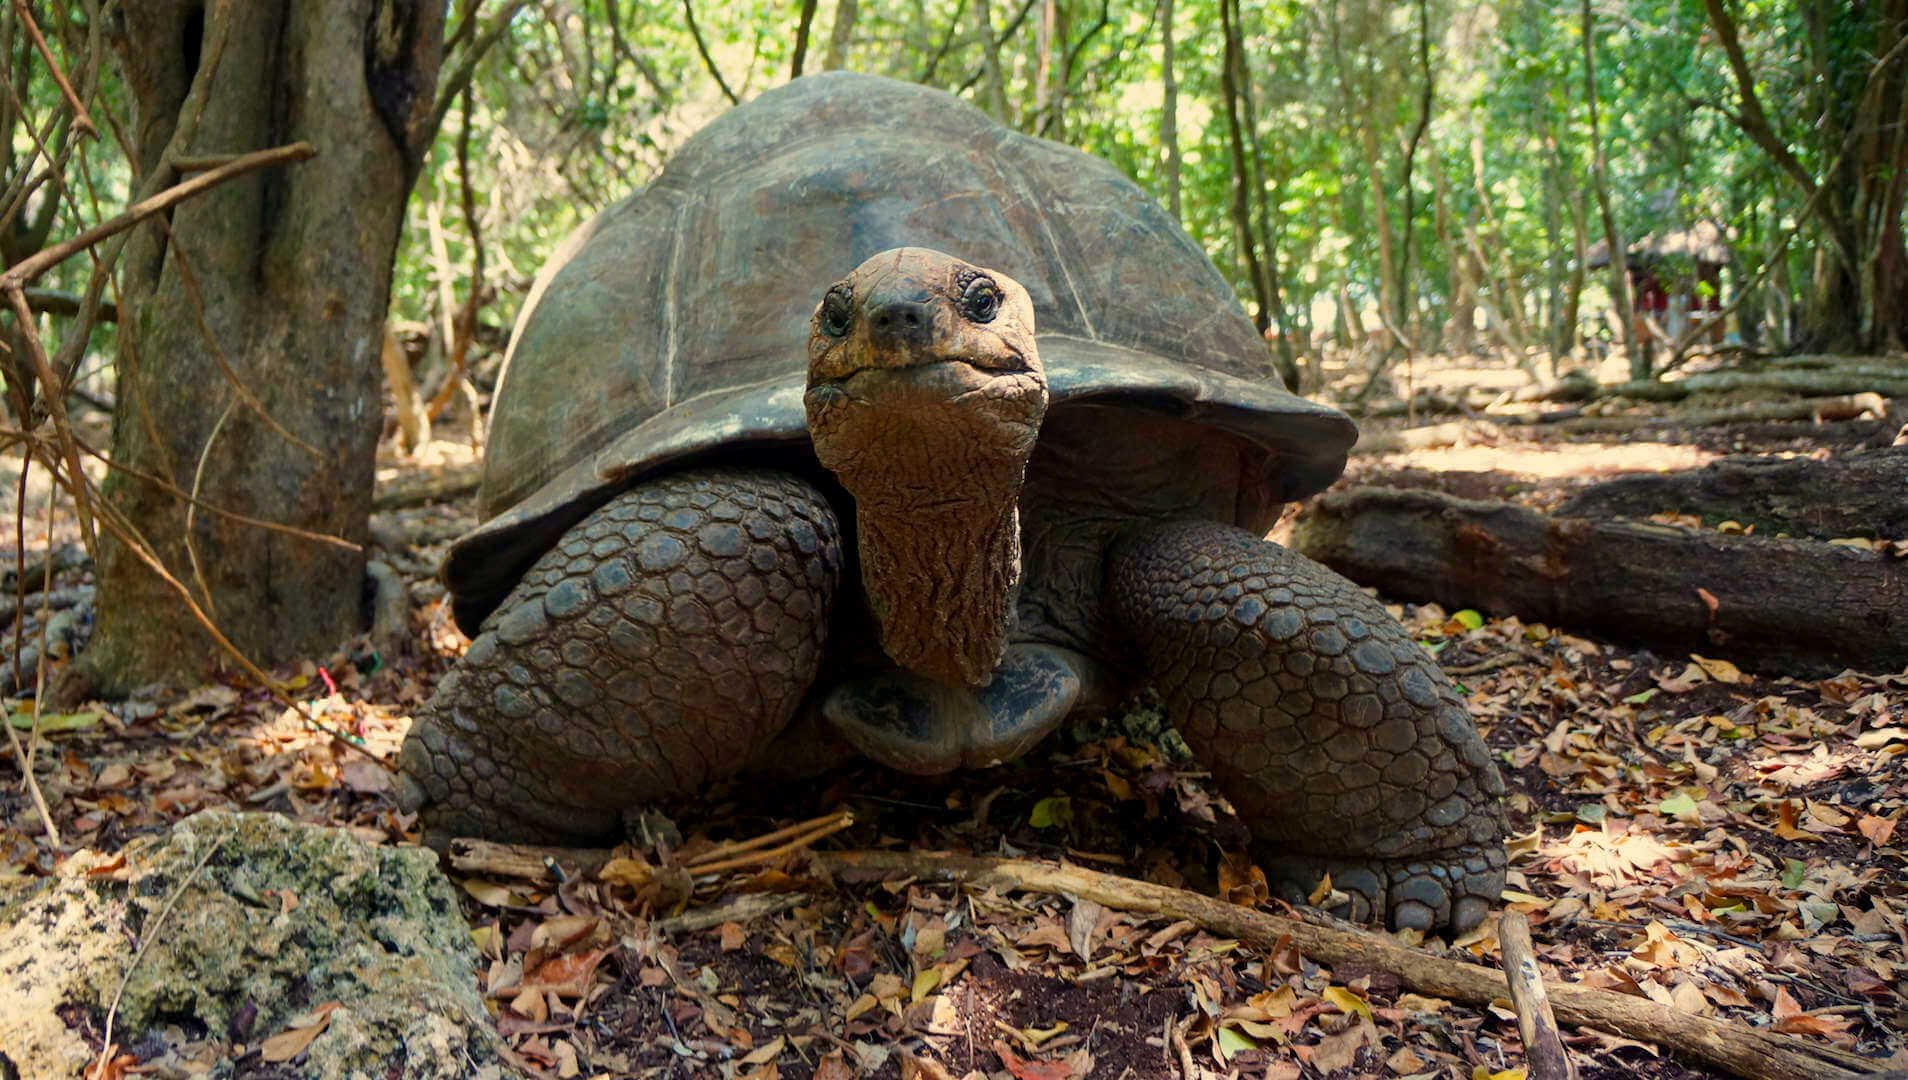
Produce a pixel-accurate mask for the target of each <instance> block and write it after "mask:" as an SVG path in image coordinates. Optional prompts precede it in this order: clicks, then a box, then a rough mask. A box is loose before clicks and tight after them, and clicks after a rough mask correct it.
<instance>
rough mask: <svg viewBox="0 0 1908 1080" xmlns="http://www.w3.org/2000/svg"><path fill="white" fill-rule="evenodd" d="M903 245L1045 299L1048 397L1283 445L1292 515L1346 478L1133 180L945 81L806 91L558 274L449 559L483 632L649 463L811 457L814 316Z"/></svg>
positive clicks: (839, 77) (505, 377)
mask: <svg viewBox="0 0 1908 1080" xmlns="http://www.w3.org/2000/svg"><path fill="white" fill-rule="evenodd" d="M904 245H913V246H920V247H931V248H937V249H940V250H943V251H946V252H948V253H949V254H951V255H955V256H958V257H959V258H962V259H966V260H968V261H969V262H972V263H975V264H978V265H981V266H987V267H991V268H994V269H998V270H1000V271H1002V272H1004V273H1006V274H1008V275H1010V276H1011V277H1013V278H1015V279H1017V280H1018V281H1020V282H1021V283H1022V284H1023V285H1025V286H1026V288H1027V291H1028V293H1029V294H1030V295H1031V297H1032V299H1033V303H1034V310H1035V312H1036V319H1037V323H1038V327H1039V335H1038V339H1037V340H1038V344H1039V348H1040V357H1041V360H1042V362H1043V363H1044V364H1045V367H1046V370H1047V377H1048V383H1049V392H1050V394H1051V402H1052V404H1051V408H1064V407H1065V406H1066V405H1067V404H1068V403H1069V402H1080V401H1088V400H1091V401H1094V402H1097V403H1101V404H1106V403H1119V404H1124V405H1130V406H1131V407H1134V408H1141V409H1149V410H1155V411H1164V412H1167V413H1170V414H1172V415H1175V416H1179V417H1182V418H1193V419H1197V420H1198V421H1200V422H1202V423H1207V424H1211V425H1213V426H1216V427H1220V428H1224V429H1226V430H1228V431H1231V432H1233V433H1236V434H1239V435H1241V436H1243V437H1245V438H1247V439H1249V440H1251V441H1252V442H1254V443H1256V444H1258V445H1260V446H1263V447H1265V448H1266V449H1267V450H1269V451H1271V454H1270V456H1269V458H1268V465H1267V469H1268V477H1267V479H1268V480H1269V481H1270V483H1271V485H1272V489H1273V491H1274V492H1275V493H1278V494H1279V495H1281V496H1282V497H1283V498H1284V499H1286V500H1291V499H1295V498H1300V497H1303V496H1305V495H1309V494H1312V493H1314V492H1317V491H1319V490H1320V489H1322V488H1324V487H1325V486H1326V485H1327V484H1330V483H1331V482H1332V481H1333V480H1334V479H1336V478H1337V476H1338V474H1339V473H1340V471H1341V470H1342V469H1343V468H1344V464H1345V454H1346V451H1347V450H1348V449H1349V448H1350V446H1351V444H1352V443H1353V441H1354V440H1355V439H1356V437H1357V430H1356V428H1355V427H1354V426H1353V425H1352V423H1351V421H1350V420H1349V419H1348V418H1347V417H1346V416H1345V415H1344V414H1342V413H1340V412H1338V411H1337V410H1335V409H1332V408H1329V407H1327V406H1323V405H1319V404H1315V403H1312V402H1308V401H1306V400H1304V399H1302V398H1299V397H1296V396H1294V395H1293V394H1291V393H1288V392H1287V391H1286V390H1285V389H1284V387H1283V386H1282V385H1281V384H1280V382H1279V379H1278V376H1277V375H1276V374H1275V372H1274V370H1273V368H1272V364H1271V358H1270V355H1269V353H1268V351H1267V348H1266V345H1265V342H1264V341H1263V340H1262V339H1261V338H1260V336H1259V335H1258V333H1257V332H1256V331H1255V329H1254V327H1253V325H1252V323H1251V321H1250V320H1249V319H1247V317H1246V315H1245V311H1244V309H1243V308H1241V307H1240V305H1239V301H1238V298H1237V297H1236V296H1235V295H1234V293H1233V290H1232V288H1231V287H1230V286H1229V285H1228V284H1227V283H1226V281H1225V279H1224V278H1223V277H1221V276H1220V274H1219V272H1218V270H1216V269H1215V268H1214V267H1213V264H1212V262H1211V261H1210V260H1209V259H1208V258H1207V257H1206V254H1205V252H1203V251H1201V250H1200V248H1199V247H1198V245H1196V244H1195V243H1194V242H1193V241H1192V239H1191V238H1190V237H1188V236H1187V235H1186V234H1185V232H1184V231H1182V230H1181V229H1180V228H1179V226H1178V225H1177V224H1176V223H1175V222H1174V221H1173V220H1172V219H1171V218H1170V217H1169V216H1167V214H1166V213H1165V212H1164V211H1162V210H1161V209H1160V207H1159V206H1158V204H1157V203H1155V202H1154V201H1153V200H1152V199H1151V198H1150V197H1149V196H1147V195H1146V193H1145V192H1143V191H1141V190H1140V189H1139V188H1138V187H1137V186H1135V185H1134V184H1133V183H1132V182H1131V181H1130V180H1128V179H1127V178H1126V177H1125V176H1123V175H1121V174H1120V173H1119V172H1118V171H1117V170H1116V169H1114V168H1113V167H1112V166H1111V165H1108V164H1107V163H1105V162H1103V161H1101V160H1099V159H1097V158H1094V157H1091V156H1089V155H1087V154H1084V153H1082V152H1080V151H1078V150H1074V149H1072V148H1070V147H1067V146H1062V145H1060V144H1058V143H1053V142H1048V141H1046V140H1042V139H1036V138H1032V137H1030V136H1026V135H1022V134H1019V133H1018V132H1015V131H1012V130H1010V129H1008V128H1006V127H1003V126H1001V125H1000V124H998V123H996V122H994V121H993V120H992V119H990V118H989V117H988V116H987V115H986V114H985V113H983V112H981V111H980V110H979V109H977V108H975V107H973V106H971V105H969V104H967V103H966V102H963V101H961V100H960V99H959V98H956V97H954V96H952V95H950V94H947V93H944V92H942V91H939V90H934V89H930V88H927V87H922V86H917V85H914V84H910V83H903V82H897V81H894V80H891V79H884V78H879V77H876V76H871V75H859V74H850V73H845V72H836V73H830V74H824V75H816V76H810V77H807V78H803V79H798V80H796V81H794V82H792V83H790V84H788V85H786V86H783V87H781V88H779V89H776V90H772V91H770V92H768V93H765V94H763V95H761V96H760V97H757V98H755V99H754V100H753V101H751V102H749V103H748V104H746V105H743V106H741V107H739V108H736V109H732V110H730V111H729V112H727V113H725V114H724V115H722V116H721V117H719V118H718V119H716V120H715V121H714V122H712V123H710V124H709V125H708V126H707V127H706V128H704V129H703V130H702V131H701V132H699V133H698V134H696V135H695V136H694V137H693V138H691V139H690V140H689V141H688V142H686V143H685V144H683V146H682V147H681V149H680V150H679V151H677V153H676V154H675V156H674V157H673V158H672V159H671V160H670V161H669V163H668V165H667V167H666V168H664V169H663V170H662V172H661V173H660V174H659V175H658V176H657V178H656V179H655V181H654V182H653V183H651V184H650V185H649V186H648V187H646V188H644V189H642V190H641V191H638V192H636V193H635V194H633V195H631V196H629V197H628V198H625V199H623V200H622V201H621V202H618V203H616V204H614V205H612V206H610V207H609V208H608V209H606V210H604V211H603V212H602V213H600V214H598V215H597V216H596V217H595V218H593V219H592V220H590V221H589V222H587V223H585V224H584V225H582V226H581V227H580V228H578V229H577V230H576V231H575V232H574V233H573V234H572V235H571V236H570V237H569V238H568V239H567V240H565V241H564V243H563V245H562V246H561V248H560V249H559V250H558V251H557V253H556V254H555V255H554V256H553V257H552V258H551V259H550V261H549V263H548V264H547V265H546V266H545V267H544V268H543V270H542V271H541V272H540V273H539V274H538V276H537V280H536V282H535V284H534V285H533V286H532V288H531V291H530V295H529V298H528V300H527V302H526V303H525V305H524V309H523V313H522V315H521V316H520V317H519V318H518V320H517V326H516V329H515V331H514V332H513V334H512V337H511V342H510V348H509V352H508V353H507V355H506V357H505V359H504V367H503V374H502V376H501V378H500V381H499V384H498V387H497V393H496V399H495V403H494V405H493V406H492V409H491V415H490V433H489V446H488V449H487V451H486V454H485V459H484V471H483V481H482V487H481V489H480V492H479V505H480V513H481V515H482V517H483V518H484V519H485V520H484V523H483V524H482V525H480V526H479V527H478V528H477V529H476V530H474V531H472V532H471V533H469V534H467V535H466V536H464V537H463V538H462V539H460V540H459V541H458V542H457V543H456V545H454V546H453V547H452V549H451V551H450V554H449V556H448V558H447V560H446V562H445V566H444V580H445V583H446V585H447V586H448V587H449V589H450V592H451V595H452V598H453V610H454V613H455V615H456V618H457V621H458V623H459V625H461V626H462V627H464V628H465V629H466V630H467V631H471V632H475V630H476V628H477V626H478V624H480V623H481V622H482V621H483V617H484V616H485V615H487V614H488V613H489V612H490V611H491V610H492V609H493V608H494V607H496V605H497V604H498V603H500V602H501V601H502V599H503V597H504V596H505V595H506V594H508V592H509V591H510V589H511V588H512V587H514V586H515V584H516V582H517V580H518V579H519V578H520V577H521V576H522V574H523V572H524V571H525V570H526V569H527V568H528V566H529V564H530V563H531V562H533V561H535V559H536V558H537V557H538V556H539V555H541V554H542V553H543V552H544V551H545V550H546V549H548V548H549V547H550V546H551V545H552V544H554V543H555V542H556V540H557V539H558V538H559V537H560V536H561V535H562V534H563V532H564V531H566V530H567V529H568V528H569V527H570V526H571V525H573V524H575V523H576V522H577V521H579V520H581V519H582V518H583V517H585V516H586V515H588V514H589V513H590V512H591V511H593V510H594V509H595V508H597V507H598V506H600V505H602V504H603V502H605V501H606V500H608V499H609V498H610V497H612V496H613V495H615V494H616V493H617V492H618V491H620V490H622V489H624V488H626V487H628V486H629V485H630V484H632V483H634V482H636V481H637V480H639V479H641V478H642V477H643V476H644V475H645V474H649V473H652V472H655V471H656V470H659V469H666V468H670V467H674V466H678V465H680V464H681V463H682V462H684V461H685V460H688V459H692V458H695V457H698V456H706V455H708V454H710V453H712V452H716V451H726V450H730V449H734V448H737V447H742V446H746V445H760V446H771V447H772V446H778V445H779V446H780V447H781V448H782V449H783V450H785V451H787V452H788V453H790V454H800V455H806V456H807V461H810V462H812V456H813V451H812V449H810V447H809V444H808V432H807V428H806V422H805V417H804V413H803V409H802V390H803V381H804V375H805V366H806V362H807V354H806V343H807V338H808V319H809V315H810V313H811V312H812V311H813V310H814V307H815V304H816V302H817V301H818V299H819V298H820V297H821V295H822V293H823V292H824V291H825V290H826V289H827V287H828V286H829V284H831V283H832V282H834V281H836V280H838V279H839V278H841V277H842V276H844V275H846V274H847V273H848V271H850V270H852V269H854V267H856V266H857V265H859V264H860V263H861V262H862V260H864V259H866V258H867V257H868V256H870V255H873V254H875V253H877V252H879V251H883V250H886V249H888V248H893V247H901V246H904ZM1116 434H1117V433H1114V432H1109V433H1108V435H1109V437H1115V436H1116ZM784 460H789V459H784ZM800 467H806V462H804V465H803V466H800Z"/></svg>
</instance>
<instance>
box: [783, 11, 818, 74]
mask: <svg viewBox="0 0 1908 1080" xmlns="http://www.w3.org/2000/svg"><path fill="white" fill-rule="evenodd" d="M816 6H817V4H816V0H802V13H801V15H800V17H799V18H798V19H797V21H796V24H795V55H794V56H793V57H792V58H791V59H790V60H789V62H788V77H789V78H791V79H799V78H801V77H802V62H803V61H804V60H806V59H807V58H808V31H809V30H810V29H811V28H812V27H813V26H814V25H815V8H816Z"/></svg>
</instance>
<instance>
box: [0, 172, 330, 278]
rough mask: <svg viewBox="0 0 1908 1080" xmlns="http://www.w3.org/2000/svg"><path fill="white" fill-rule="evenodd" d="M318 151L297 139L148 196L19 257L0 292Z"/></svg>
mask: <svg viewBox="0 0 1908 1080" xmlns="http://www.w3.org/2000/svg"><path fill="white" fill-rule="evenodd" d="M317 153H318V150H317V148H315V147H313V146H312V145H311V144H310V143H308V142H296V143H292V144H290V145H288V146H278V147H273V148H272V149H270V150H258V151H254V152H253V153H250V154H246V155H244V156H243V157H239V158H236V159H234V160H232V161H231V162H229V163H227V164H225V165H221V166H219V167H218V168H216V169H213V170H211V171H209V172H205V173H201V174H200V175H198V176H195V177H193V178H192V179H190V180H187V181H184V182H183V183H180V184H176V185H174V186H172V187H169V188H167V189H166V190H164V191H162V192H160V193H159V194H157V195H154V196H152V197H151V198H149V199H143V200H141V201H139V202H137V203H134V204H133V206H132V208H131V209H129V210H127V211H126V212H125V213H123V214H120V215H119V216H118V217H115V218H113V219H112V220H110V221H103V222H101V223H100V224H98V225H95V226H93V227H92V228H90V229H87V230H86V231H85V232H82V233H80V234H79V235H78V236H75V237H73V238H72V239H70V240H63V241H61V242H60V243H57V244H55V245H53V246H52V247H50V248H47V249H45V250H44V251H39V252H36V253H34V254H33V255H31V256H28V257H27V258H25V259H22V260H20V261H19V262H18V263H15V264H14V265H13V266H12V267H10V268H8V269H7V271H6V272H5V273H4V274H0V291H5V292H9V293H20V292H22V290H24V289H25V288H26V286H27V285H30V284H32V283H33V281H34V280H35V279H37V278H38V277H39V276H40V275H41V274H44V273H46V272H47V271H48V270H51V269H52V268H53V267H55V266H58V265H59V264H60V263H62V262H65V261H66V260H67V259H69V258H72V257H73V256H74V255H76V254H78V253H79V252H82V251H85V250H86V249H87V248H89V247H92V246H93V245H94V244H97V243H99V242H100V241H101V240H104V239H106V238H107V237H110V236H112V235H114V234H115V233H120V232H124V231H125V230H127V229H130V228H132V227H133V226H134V225H137V224H139V223H140V222H142V221H144V220H146V219H147V218H149V217H151V216H153V215H154V214H161V213H164V212H165V211H167V210H170V209H172V207H174V206H176V205H178V204H179V203H181V202H184V201H185V200H187V199H190V198H191V197H193V196H194V195H198V194H201V193H203V192H206V191H210V190H211V189H213V188H215V187H218V186H219V185H220V184H223V183H225V182H226V181H227V180H230V179H232V178H234V177H237V176H243V175H244V174H246V173H249V172H254V171H256V170H258V169H264V168H269V167H271V166H274V165H284V164H287V163H289V162H294V161H304V160H306V159H307V158H310V157H312V156H314V155H316V154H317ZM21 303H22V305H23V306H24V304H25V297H24V295H22V297H21Z"/></svg>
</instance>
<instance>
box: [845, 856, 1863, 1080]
mask: <svg viewBox="0 0 1908 1080" xmlns="http://www.w3.org/2000/svg"><path fill="white" fill-rule="evenodd" d="M813 859H814V861H815V865H816V866H817V867H818V868H820V869H823V870H826V871H828V872H829V873H831V874H834V875H836V876H837V877H857V878H881V879H888V878H897V877H911V878H919V879H920V880H923V881H943V882H950V883H953V884H959V885H965V886H968V887H971V888H976V889H1000V890H1002V891H1008V890H1018V891H1022V892H1038V893H1046V894H1048V895H1052V896H1072V897H1077V898H1081V899H1087V900H1092V901H1094V902H1095V903H1099V904H1104V905H1105V906H1107V907H1110V908H1115V909H1118V910H1121V911H1129V912H1135V913H1140V914H1146V915H1158V916H1162V917H1165V918H1170V919H1186V920H1189V921H1191V922H1193V923H1196V924H1198V925H1199V926H1201V927H1203V928H1205V929H1206V930H1208V931H1210V932H1212V933H1215V934H1221V935H1224V936H1226V937H1231V938H1236V939H1238V940H1240V941H1245V942H1249V943H1251V944H1253V945H1257V946H1259V947H1260V948H1265V949H1270V948H1274V947H1275V946H1277V945H1278V943H1279V942H1280V941H1281V940H1282V939H1286V938H1289V939H1290V940H1291V943H1292V945H1293V946H1294V947H1295V948H1297V949H1298V950H1299V952H1300V953H1302V954H1304V955H1305V956H1306V957H1308V958H1310V959H1312V960H1315V961H1317V962H1319V963H1323V964H1328V965H1337V964H1344V963H1356V964H1359V965H1360V966H1363V967H1368V968H1378V969H1380V970H1383V971H1389V972H1391V973H1393V974H1395V975H1397V976H1398V977H1399V980H1400V981H1401V982H1402V983H1403V984H1404V985H1405V986H1407V987H1409V988H1411V989H1412V990H1415V991H1417V992H1419V993H1422V994H1433V995H1436V996H1438V997H1443V998H1449V999H1451V1000H1454V1001H1463V1002H1467V1003H1470V1004H1475V1005H1481V1004H1485V1003H1487V1002H1489V1001H1492V1000H1494V999H1496V998H1500V997H1504V996H1506V995H1507V994H1508V993H1509V986H1508V983H1507V982H1506V980H1505V978H1504V975H1503V973H1501V972H1498V971H1493V970H1492V969H1490V968H1487V967H1482V966H1480V965H1477V964H1467V963H1464V962H1461V961H1457V960H1446V959H1444V958H1442V957H1438V956H1432V955H1430V954H1428V953H1425V952H1421V951H1419V950H1417V949H1412V948H1407V947H1405V946H1403V945H1400V944H1398V943H1397V942H1395V941H1393V940H1391V939H1390V938H1388V937H1385V936H1384V935H1382V934H1377V933H1371V932H1367V931H1350V930H1338V929H1332V928H1328V927H1322V926H1313V925H1311V924H1309V923H1305V922H1301V921H1299V920H1297V919H1290V918H1284V917H1281V916H1277V915H1269V914H1266V913H1265V912H1262V911H1257V910H1255V909H1253V908H1248V907H1243V906H1241V905H1238V904H1230V903H1227V902H1225V901H1223V900H1218V899H1215V898H1213V897H1210V896H1201V895H1199V894H1198V893H1192V892H1187V891H1185V890H1184V889H1173V888H1168V887H1166V886H1163V885H1154V884H1152V883H1150V882H1144V881H1134V880H1131V879H1128V878H1122V877H1116V876H1114V875H1112V874H1102V873H1099V872H1097V871H1093V870H1085V869H1081V868H1080V867H1075V866H1065V865H1056V864H1052V863H1040V862H1033V861H1029V860H1022V859H994V858H977V857H973V856H965V855H948V854H941V853H926V852H909V851H818V852H816V853H815V854H814V856H813ZM1548 992H1549V996H1550V998H1551V1000H1552V1001H1553V1002H1554V1003H1555V1005H1556V1011H1557V1015H1558V1016H1559V1017H1561V1018H1562V1019H1563V1020H1564V1021H1565V1022H1567V1023H1570V1024H1572V1025H1576V1026H1582V1027H1594V1028H1596V1029H1598V1030H1600V1031H1609V1032H1615V1033H1617V1034H1620V1035H1623V1036H1624V1037H1626V1038H1631V1039H1636V1040H1639V1041H1643V1042H1650V1043H1655V1044H1657V1045H1660V1046H1664V1047H1667V1048H1669V1049H1671V1050H1674V1051H1675V1052H1677V1053H1679V1054H1683V1055H1686V1056H1688V1057H1690V1058H1693V1059H1695V1060H1698V1061H1702V1062H1704V1063H1705V1064H1708V1065H1711V1066H1714V1067H1716V1068H1719V1069H1724V1070H1727V1071H1729V1072H1731V1073H1734V1074H1735V1075H1737V1076H1741V1077H1745V1078H1746V1080H1855V1078H1858V1077H1878V1076H1886V1075H1888V1072H1889V1070H1888V1067H1887V1066H1886V1064H1884V1063H1883V1062H1880V1061H1875V1060H1871V1059H1869V1058H1864V1057H1861V1056H1859V1055H1856V1054H1851V1053H1847V1052H1845V1051H1841V1050H1836V1049H1833V1048H1831V1047H1827V1046H1819V1045H1816V1044H1814V1043H1809V1042H1805V1041H1803V1040H1801V1039H1799V1038H1795V1037H1793V1036H1789V1035H1781V1034H1777V1033H1775V1032H1770V1031H1764V1030H1761V1029H1759V1028H1752V1027H1749V1026H1747V1025H1745V1024H1738V1023H1731V1022H1729V1021H1724V1020H1715V1019H1711V1018H1709V1017H1704V1016H1697V1015H1695V1014H1693V1013H1685V1012H1680V1011H1678V1010H1676V1009H1672V1008H1670V1007H1668V1006H1665V1005H1659V1004H1657V1003H1656V1002H1654V1001H1650V1000H1649V999H1647V998H1640V997H1633V996H1630V995H1627V994H1619V993H1617V992H1615V991H1611V990H1598V989H1594V988H1591V987H1587V986H1575V985H1553V986H1550V987H1548Z"/></svg>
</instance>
